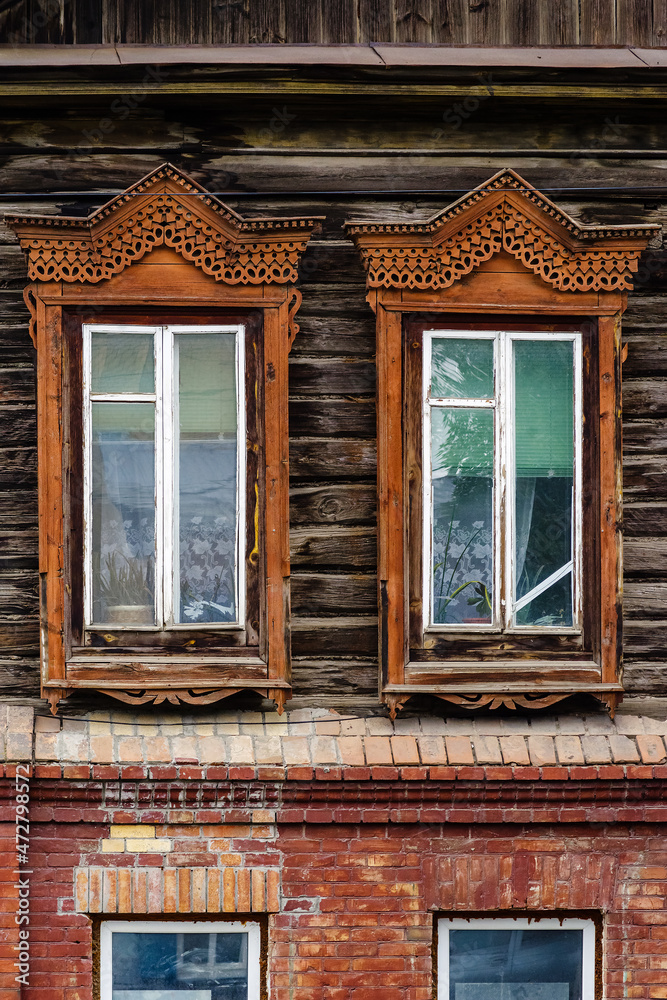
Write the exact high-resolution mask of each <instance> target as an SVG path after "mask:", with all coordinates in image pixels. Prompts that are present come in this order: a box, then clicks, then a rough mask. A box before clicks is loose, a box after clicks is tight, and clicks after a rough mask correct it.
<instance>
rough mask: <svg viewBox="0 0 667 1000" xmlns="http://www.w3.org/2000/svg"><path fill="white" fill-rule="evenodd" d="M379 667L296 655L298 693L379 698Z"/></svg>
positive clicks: (294, 668)
mask: <svg viewBox="0 0 667 1000" xmlns="http://www.w3.org/2000/svg"><path fill="white" fill-rule="evenodd" d="M377 669H378V668H377V662H376V661H375V660H373V659H369V660H359V659H356V658H355V659H342V658H341V659H309V658H306V657H296V656H295V657H294V659H293V660H292V685H293V691H294V693H295V695H297V696H298V695H301V694H303V693H305V692H309V693H310V696H311V698H312V697H313V696H316V697H317V696H319V695H322V694H335V695H337V696H339V697H340V698H341V699H345V698H346V697H348V698H349V697H350V696H354V695H367V696H369V698H371V699H372V700H373V701H374V702H376V701H377ZM0 670H1V665H0ZM1 676H2V675H1V673H0V678H1ZM344 704H347V702H344Z"/></svg>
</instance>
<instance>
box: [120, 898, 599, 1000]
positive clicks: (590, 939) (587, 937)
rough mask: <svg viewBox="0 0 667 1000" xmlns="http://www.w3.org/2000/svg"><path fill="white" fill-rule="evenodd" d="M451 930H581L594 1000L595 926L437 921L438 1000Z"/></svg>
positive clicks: (586, 988) (569, 921)
mask: <svg viewBox="0 0 667 1000" xmlns="http://www.w3.org/2000/svg"><path fill="white" fill-rule="evenodd" d="M450 930H453V931H454V930H498V931H506V930H547V931H548V930H561V931H570V930H581V931H583V941H582V969H581V996H582V1000H595V923H594V922H593V921H592V920H584V919H582V918H580V917H563V918H561V917H542V916H539V915H536V916H534V917H532V916H531V917H470V918H466V917H440V919H439V920H438V1000H449V931H450ZM102 1000H104V998H102Z"/></svg>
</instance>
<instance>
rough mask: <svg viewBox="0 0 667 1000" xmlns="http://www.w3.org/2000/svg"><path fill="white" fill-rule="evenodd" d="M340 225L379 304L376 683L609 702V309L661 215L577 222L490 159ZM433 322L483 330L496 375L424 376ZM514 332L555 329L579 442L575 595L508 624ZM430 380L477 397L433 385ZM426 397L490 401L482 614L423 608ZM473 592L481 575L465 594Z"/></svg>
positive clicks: (616, 513)
mask: <svg viewBox="0 0 667 1000" xmlns="http://www.w3.org/2000/svg"><path fill="white" fill-rule="evenodd" d="M345 228H346V231H347V233H348V234H349V235H350V237H351V238H352V240H353V241H354V243H355V245H356V247H357V248H358V250H359V251H360V253H361V257H362V260H363V263H364V266H365V268H366V271H367V287H368V301H369V303H370V305H371V307H372V308H373V310H374V311H375V313H376V331H377V370H378V407H377V425H378V426H377V429H378V608H379V660H380V695H381V698H382V699H383V700H384V701H385V702H386V703H387V704H388V705H389V707H390V711H391V713H392V715H393V714H395V712H396V710H397V709H398V708H400V707H401V706H402V705H403V704H404V703H405V702H406V701H407V700H408V698H409V697H410V696H411V695H413V694H432V695H435V696H437V697H439V698H443V699H445V700H447V701H450V702H453V703H455V704H458V705H462V706H465V707H470V708H475V707H481V706H485V705H490V706H491V707H498V706H499V705H503V704H504V705H507V706H509V707H512V708H515V707H516V706H517V705H521V706H524V707H545V706H547V705H550V704H553V703H555V702H557V701H560V700H561V699H563V698H566V697H568V696H569V695H572V694H578V693H579V694H581V693H588V694H592V695H594V696H596V697H598V698H599V699H600V700H602V701H604V702H606V703H607V704H608V705H609V707H610V708H611V710H612V711H613V709H614V707H615V705H616V703H617V701H618V700H619V699H620V697H621V695H622V691H623V686H622V668H621V663H622V644H621V581H622V539H621V486H622V478H621V363H622V351H621V331H620V319H621V315H622V313H623V311H624V309H625V305H626V299H627V290H628V289H630V288H631V287H632V273H633V272H635V271H636V270H637V267H638V261H639V257H640V255H641V253H642V251H643V250H644V249H645V247H646V245H647V243H648V241H649V239H650V238H651V237H652V236H654V235H655V234H656V233H657V232H658V231H659V227H657V226H651V225H639V226H633V227H620V226H583V225H579V224H578V223H577V222H575V221H574V220H573V219H571V218H570V217H569V216H567V215H566V214H565V213H564V212H562V211H561V210H560V209H558V208H557V207H556V206H555V205H554V204H553V203H552V202H550V201H549V200H548V199H547V198H545V197H544V196H543V195H541V194H540V193H539V192H538V191H536V190H535V189H534V188H533V187H531V186H530V185H529V184H527V183H526V182H525V181H524V180H522V178H521V177H519V176H518V175H517V174H516V173H514V171H511V170H505V171H501V172H500V173H499V174H497V175H495V176H494V177H492V178H491V179H490V180H489V181H487V182H486V183H485V184H482V185H481V186H480V187H478V188H476V189H475V190H473V191H472V192H470V194H468V195H466V196H465V197H463V198H461V199H460V200H459V201H457V202H455V203H454V204H453V205H451V206H450V207H449V208H447V209H444V210H443V211H442V212H439V213H438V214H436V215H435V216H434V217H433V218H431V219H429V220H428V221H426V222H423V223H415V222H404V223H403V222H393V223H387V224H384V223H380V222H348V223H346V226H345ZM447 337H451V338H455V339H457V343H458V344H459V345H461V344H464V343H466V342H468V343H469V342H470V340H472V339H475V338H478V341H479V340H480V339H481V340H485V341H486V342H487V343H489V342H494V343H495V345H496V347H495V349H494V350H495V355H494V358H495V360H494V362H493V364H494V366H495V372H496V375H495V378H496V382H495V385H496V388H495V392H494V390H493V389H488V390H486V391H485V392H480V393H476V392H465V393H459V392H453V393H452V392H446V393H443V392H436V391H435V390H433V392H431V391H430V388H429V387H430V369H429V363H430V354H431V350H432V349H433V344H434V342H435V339H438V338H440V342H444V339H445V338H447ZM466 338H468V340H467V341H466ZM522 338H523V339H526V338H527V339H529V340H531V339H532V340H533V341H535V340H539V339H540V338H542V339H543V340H547V341H549V342H550V343H551V344H552V345H553V343H555V342H557V341H558V342H559V343H560V344H561V345H566V344H569V347H568V348H567V350H569V351H570V353H571V356H572V357H573V358H574V367H573V368H572V367H571V368H570V371H571V372H572V371H573V372H574V385H575V389H574V395H573V396H572V395H571V397H570V398H571V399H572V407H571V416H570V418H569V419H571V417H572V415H574V442H573V449H574V454H575V456H577V455H578V458H575V459H574V460H572V459H571V460H570V461H574V465H573V466H572V469H573V471H572V472H571V478H572V482H573V484H575V488H574V490H573V495H574V496H575V503H574V507H573V510H574V512H575V514H577V512H578V524H577V525H576V528H575V527H574V526H573V528H572V534H573V537H574V538H575V540H576V539H577V538H578V540H579V544H578V545H577V546H575V548H576V551H574V550H573V556H572V561H573V563H574V569H573V571H572V573H573V577H572V578H573V580H575V583H573V588H576V589H577V591H578V593H579V601H578V605H576V602H575V612H574V620H573V621H572V622H570V624H569V627H562V628H558V627H553V626H552V627H548V626H547V627H544V620H542V624H541V625H539V626H538V627H536V628H535V627H531V628H527V629H522V628H519V627H518V624H519V623H518V622H517V618H516V615H515V616H514V618H512V615H511V614H510V612H509V611H508V610H507V608H505V604H506V603H507V604H508V605H509V603H510V598H511V594H510V589H511V587H510V583H511V581H512V580H513V579H514V576H513V573H514V572H515V571H514V570H513V569H512V568H511V567H508V566H507V562H508V561H509V560H510V558H511V555H510V553H511V551H512V546H511V544H508V542H507V540H506V537H505V529H506V528H507V529H508V530H510V529H511V515H510V514H509V513H508V509H506V508H507V496H506V493H505V492H502V491H505V490H506V489H507V482H508V479H509V472H508V471H507V470H506V469H505V466H504V464H502V463H504V460H505V456H506V455H509V456H510V459H511V447H510V446H508V445H506V444H505V443H503V435H505V434H506V433H509V430H508V428H507V427H505V429H503V426H504V425H502V426H501V422H500V417H499V416H498V414H501V413H503V412H504V413H507V412H508V406H509V404H508V403H507V402H506V399H507V398H508V397H509V399H510V400H511V399H512V391H513V390H512V384H513V377H514V376H513V375H511V372H512V368H511V364H512V363H513V362H512V354H511V352H512V350H514V348H513V346H512V345H513V344H515V343H517V342H519V341H520V340H521V339H522ZM503 359H505V360H503ZM503 371H504V372H505V373H506V375H505V376H502V372H503ZM499 373H500V374H499ZM507 373H510V374H507ZM501 378H502V379H504V380H505V381H499V380H500V379H501ZM578 379H579V385H580V389H581V391H580V392H578V390H577V388H576V385H577V380H578ZM491 384H492V385H493V382H492V383H491ZM572 391H573V390H572V389H571V390H570V392H571V394H572ZM443 395H444V396H452V395H453V396H457V395H463V396H467V395H472V396H475V395H477V396H484V397H490V398H485V399H482V398H479V399H473V400H467V401H466V400H464V401H463V403H461V402H460V401H459V400H456V399H446V398H440V399H438V398H436V397H439V396H440V397H442V396H443ZM438 406H440V407H447V406H450V407H456V406H462V407H465V406H468V407H471V408H472V407H481V408H482V409H483V408H485V407H486V412H487V413H489V414H491V413H495V414H496V417H495V418H494V420H495V428H496V429H495V431H490V432H489V433H490V435H491V438H493V436H494V434H495V444H494V445H493V448H492V451H493V456H494V457H493V459H492V461H491V460H489V464H493V467H494V469H495V470H496V472H495V480H494V486H493V491H494V501H493V503H494V504H495V507H494V514H493V525H494V527H493V533H494V543H493V544H494V546H495V551H496V554H497V556H498V566H499V567H500V569H498V571H497V576H496V577H495V579H496V583H497V586H498V594H499V595H501V596H502V601H501V600H500V598H499V597H496V598H494V599H491V595H490V591H489V592H488V596H489V600H490V602H491V603H490V605H489V609H488V623H487V622H486V621H482V620H481V619H480V618H478V619H476V620H475V621H474V622H472V623H471V622H469V621H467V620H464V619H463V618H462V617H459V619H457V620H458V625H452V624H443V623H441V624H434V619H433V615H432V613H431V612H430V611H429V600H428V588H429V584H428V580H429V574H430V572H431V569H432V567H433V565H434V564H433V562H432V558H431V555H430V553H429V551H428V549H429V543H428V539H429V537H430V531H431V529H432V525H431V521H430V509H433V508H430V509H429V504H428V499H427V498H428V495H429V494H428V489H429V485H430V472H429V465H430V452H429V442H428V441H427V440H425V438H426V437H427V436H428V433H429V425H430V419H431V417H430V415H431V414H433V413H434V412H435V410H434V408H435V407H438ZM482 409H480V410H478V411H476V412H478V413H481V412H482ZM441 412H442V410H441ZM452 412H453V411H452ZM460 412H461V411H460V410H459V413H460ZM469 412H472V410H470V411H469ZM491 422H492V421H491V418H489V423H490V425H491ZM499 426H500V427H501V429H500V430H499V429H498V428H499ZM508 426H509V427H510V428H511V426H512V425H508ZM512 433H513V430H512ZM501 464H502V475H501V473H500V469H501ZM509 468H510V469H511V465H510V467H509ZM506 472H507V474H506ZM557 475H558V473H557ZM425 480H428V481H427V482H425ZM577 481H578V484H579V485H578V487H577V486H576V483H577ZM450 516H451V517H453V515H450ZM434 518H435V515H434ZM452 523H454V522H453V521H452ZM476 523H480V522H476ZM510 538H511V536H510ZM582 539H585V544H583V542H582ZM563 561H565V560H563ZM425 566H426V569H425ZM556 576H557V574H556ZM561 576H562V574H561ZM504 581H508V582H507V583H505V582H504ZM473 582H474V581H473ZM450 596H451V595H450ZM484 596H485V590H484V587H482V586H480V587H479V593H478V594H473V598H472V599H471V600H475V598H480V600H481V598H482V597H484ZM494 601H495V610H494V611H493V612H492V608H491V605H492V604H494ZM514 608H515V611H516V603H515V605H514ZM547 621H548V620H547Z"/></svg>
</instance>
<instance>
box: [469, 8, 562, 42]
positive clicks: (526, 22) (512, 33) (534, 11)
mask: <svg viewBox="0 0 667 1000" xmlns="http://www.w3.org/2000/svg"><path fill="white" fill-rule="evenodd" d="M474 6H477V4H475V5H474ZM480 6H481V4H480ZM541 11H543V12H544V13H545V14H547V15H548V14H550V6H549V7H548V8H545V7H544V6H543V5H542V4H536V3H531V0H506V3H505V4H503V7H501V12H500V17H501V18H502V17H503V15H504V20H505V27H506V38H507V44H508V45H540V44H547V45H548V44H550V42H543V41H542V38H541V37H540V35H541V32H540V22H541V20H542V19H541V17H540V12H541ZM551 23H553V22H551ZM545 33H546V32H545ZM481 44H484V41H483V40H481Z"/></svg>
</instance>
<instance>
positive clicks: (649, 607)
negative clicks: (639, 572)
mask: <svg viewBox="0 0 667 1000" xmlns="http://www.w3.org/2000/svg"><path fill="white" fill-rule="evenodd" d="M663 575H664V576H665V577H667V573H664V574H663ZM623 615H624V618H625V620H626V621H632V620H633V619H636V620H640V621H641V620H646V619H653V620H654V619H666V618H667V582H666V583H662V582H660V583H655V582H653V581H651V582H647V581H645V580H641V581H638V580H630V581H628V582H627V583H625V584H624V586H623Z"/></svg>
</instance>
